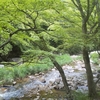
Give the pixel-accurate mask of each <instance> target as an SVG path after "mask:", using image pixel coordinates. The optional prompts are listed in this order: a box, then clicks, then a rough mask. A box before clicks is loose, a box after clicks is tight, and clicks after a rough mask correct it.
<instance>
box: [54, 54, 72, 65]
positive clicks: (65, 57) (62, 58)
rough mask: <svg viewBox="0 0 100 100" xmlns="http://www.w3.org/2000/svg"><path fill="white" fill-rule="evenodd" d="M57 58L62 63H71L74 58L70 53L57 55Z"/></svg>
mask: <svg viewBox="0 0 100 100" xmlns="http://www.w3.org/2000/svg"><path fill="white" fill-rule="evenodd" d="M56 60H57V61H58V63H59V64H60V65H64V64H69V63H71V62H72V58H71V57H70V55H68V54H64V55H58V56H56Z"/></svg>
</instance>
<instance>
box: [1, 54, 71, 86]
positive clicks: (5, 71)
mask: <svg viewBox="0 0 100 100" xmlns="http://www.w3.org/2000/svg"><path fill="white" fill-rule="evenodd" d="M56 60H57V61H58V62H59V64H60V65H64V64H69V63H70V62H72V58H71V57H70V55H68V54H65V55H57V56H56ZM53 67H54V66H53V64H52V62H51V60H50V59H49V58H44V59H43V60H41V61H39V62H38V63H28V62H27V63H24V64H22V65H19V66H13V67H12V66H11V67H8V66H7V65H5V67H4V68H0V84H1V85H2V84H3V83H7V84H8V83H11V82H12V81H14V80H15V79H17V78H24V77H26V76H27V75H31V74H35V73H39V72H44V71H48V70H50V69H51V68H53Z"/></svg>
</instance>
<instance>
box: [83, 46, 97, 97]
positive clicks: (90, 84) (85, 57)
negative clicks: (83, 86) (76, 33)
mask: <svg viewBox="0 0 100 100" xmlns="http://www.w3.org/2000/svg"><path fill="white" fill-rule="evenodd" d="M83 60H84V64H85V68H86V74H87V83H88V91H89V96H90V97H94V96H96V95H97V92H96V87H95V83H94V81H93V74H92V70H91V65H90V59H89V54H88V50H87V49H86V47H84V48H83Z"/></svg>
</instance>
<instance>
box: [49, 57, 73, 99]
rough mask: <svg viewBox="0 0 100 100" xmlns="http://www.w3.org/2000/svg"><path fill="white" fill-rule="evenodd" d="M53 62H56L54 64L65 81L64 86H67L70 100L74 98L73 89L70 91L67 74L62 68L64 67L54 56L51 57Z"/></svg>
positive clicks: (66, 89)
mask: <svg viewBox="0 0 100 100" xmlns="http://www.w3.org/2000/svg"><path fill="white" fill-rule="evenodd" d="M50 59H51V61H52V63H53V64H54V66H55V67H56V68H57V69H58V71H59V73H60V75H61V77H62V81H63V84H64V87H65V91H66V94H67V96H68V98H67V99H68V100H73V98H72V94H71V91H70V88H69V86H68V83H67V80H66V76H65V74H64V71H63V69H62V67H61V66H60V65H59V64H58V62H57V61H56V60H55V58H54V57H50Z"/></svg>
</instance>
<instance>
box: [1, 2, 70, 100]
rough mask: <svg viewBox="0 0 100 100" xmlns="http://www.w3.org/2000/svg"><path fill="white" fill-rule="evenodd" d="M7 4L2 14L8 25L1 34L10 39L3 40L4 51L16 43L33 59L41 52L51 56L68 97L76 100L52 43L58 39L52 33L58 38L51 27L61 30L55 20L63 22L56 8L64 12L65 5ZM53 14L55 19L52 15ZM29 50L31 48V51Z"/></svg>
mask: <svg viewBox="0 0 100 100" xmlns="http://www.w3.org/2000/svg"><path fill="white" fill-rule="evenodd" d="M3 3H5V5H3V4H2V2H1V11H2V13H5V14H4V15H1V17H2V20H1V22H2V23H5V25H4V24H2V25H1V30H2V31H3V33H1V37H4V36H6V35H7V38H4V41H3V40H2V43H1V44H0V48H1V49H4V47H6V46H7V45H8V44H10V43H11V42H12V43H14V44H17V45H19V47H20V48H21V49H22V51H24V52H25V51H26V52H27V53H29V52H31V54H30V55H32V54H35V55H36V52H37V53H38V51H40V52H41V53H42V54H44V55H48V56H49V58H50V59H51V61H52V62H53V64H54V65H55V67H56V68H57V69H58V71H59V72H60V74H61V77H62V81H63V83H64V87H65V91H66V94H69V97H70V98H69V99H68V100H72V97H71V92H70V89H69V86H68V83H67V80H66V77H65V74H64V71H63V70H62V67H61V66H60V65H59V64H58V62H57V61H56V60H55V58H54V56H53V55H52V54H51V52H53V51H54V50H56V48H53V47H52V46H50V43H49V41H50V39H51V38H53V39H57V38H56V37H54V36H52V33H53V34H54V32H56V30H51V29H52V28H50V26H53V25H54V26H59V25H56V23H57V22H56V21H55V20H56V18H58V19H59V17H57V15H58V14H57V13H56V11H55V9H54V8H56V7H59V8H58V9H59V10H61V9H62V8H63V6H60V5H61V3H62V2H60V1H59V0H56V1H54V0H49V1H46V0H42V1H41V0H37V1H36V0H33V1H31V0H28V1H25V0H22V1H20V0H17V1H12V0H9V1H8V2H7V1H6V0H5V1H3ZM56 4H57V5H56ZM8 5H9V6H8ZM62 5H63V4H62ZM52 13H53V14H54V15H52ZM5 17H6V18H5ZM3 19H6V20H3ZM53 21H54V22H53ZM54 26H53V28H54ZM4 32H5V33H4ZM47 37H48V38H47ZM10 45H11V44H10ZM25 46H27V48H28V49H27V48H26V47H25ZM22 47H23V48H24V49H23V48H22ZM34 47H35V48H34ZM9 50H10V49H9ZM34 52H35V53H34ZM1 53H2V51H1ZM36 56H38V55H36Z"/></svg>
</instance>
